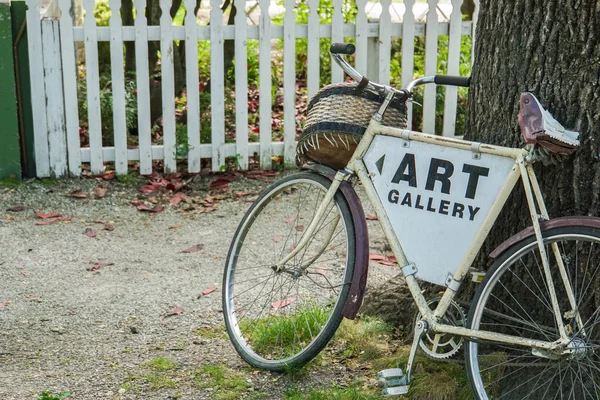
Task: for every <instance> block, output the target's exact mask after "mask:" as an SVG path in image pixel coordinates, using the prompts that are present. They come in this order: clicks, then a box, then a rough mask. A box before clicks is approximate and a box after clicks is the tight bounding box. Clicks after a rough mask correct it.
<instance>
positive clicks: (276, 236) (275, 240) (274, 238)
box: [273, 235, 281, 243]
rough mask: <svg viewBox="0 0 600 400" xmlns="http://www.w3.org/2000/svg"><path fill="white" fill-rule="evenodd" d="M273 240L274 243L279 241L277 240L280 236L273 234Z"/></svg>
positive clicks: (279, 239)
mask: <svg viewBox="0 0 600 400" xmlns="http://www.w3.org/2000/svg"><path fill="white" fill-rule="evenodd" d="M273 241H274V242H275V243H279V242H281V236H279V235H275V236H274V237H273Z"/></svg>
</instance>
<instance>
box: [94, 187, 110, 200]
mask: <svg viewBox="0 0 600 400" xmlns="http://www.w3.org/2000/svg"><path fill="white" fill-rule="evenodd" d="M106 192H108V188H107V187H104V186H98V187H96V189H95V190H94V194H95V195H96V198H97V199H101V198H103V197H104V196H106Z"/></svg>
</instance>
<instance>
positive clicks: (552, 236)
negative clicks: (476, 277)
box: [465, 226, 600, 400]
mask: <svg viewBox="0 0 600 400" xmlns="http://www.w3.org/2000/svg"><path fill="white" fill-rule="evenodd" d="M543 241H544V245H545V248H546V252H547V254H548V258H549V260H550V268H551V271H552V278H553V281H554V287H555V288H556V292H557V293H556V294H557V297H558V302H559V305H560V309H561V312H562V314H563V315H562V317H561V318H562V323H563V324H564V325H565V327H566V329H567V332H568V333H569V337H570V339H571V344H570V345H569V346H571V348H572V350H573V352H572V354H571V355H565V354H562V355H559V354H558V353H552V352H545V353H541V352H539V351H536V353H534V352H533V349H530V348H526V347H522V346H517V345H509V344H503V343H498V342H489V341H477V340H475V339H471V340H470V341H469V342H468V344H467V346H466V348H465V361H466V364H467V372H468V375H469V381H470V383H471V389H472V390H473V394H474V396H475V398H476V399H480V400H488V399H531V400H534V399H552V398H557V399H558V398H560V399H563V398H564V399H577V400H583V399H598V398H599V396H600V357H599V356H598V353H600V327H598V328H596V325H597V324H598V323H599V322H600V321H599V319H598V312H599V311H600V297H599V295H600V293H599V290H600V286H598V282H599V280H598V279H599V278H600V265H599V263H600V254H599V253H600V230H598V229H595V228H590V227H582V226H567V227H560V228H554V229H549V230H548V231H545V232H543ZM552 243H556V244H557V245H558V248H559V250H560V254H561V258H562V260H563V262H564V265H565V269H566V270H567V275H568V277H569V280H570V282H571V286H572V288H573V291H574V294H575V299H576V305H577V307H576V308H577V309H578V310H579V311H580V313H581V317H582V319H581V322H582V324H579V323H578V321H577V320H576V318H574V315H572V314H571V315H569V313H568V311H569V310H571V306H570V303H569V301H568V298H567V295H566V291H565V289H564V285H563V284H562V280H561V278H560V274H559V272H558V268H557V267H556V265H557V263H556V260H557V259H556V257H555V256H554V253H553V252H552V247H551V244H552ZM588 295H590V296H588ZM549 298H550V297H549V294H548V287H547V284H546V280H545V278H544V275H543V269H542V267H541V259H540V256H539V248H538V245H537V242H536V240H535V236H532V237H529V238H527V239H524V240H522V241H521V242H519V243H516V244H515V245H513V246H512V247H511V248H509V249H508V250H506V251H505V252H504V253H503V254H502V255H501V256H500V257H498V259H497V260H496V261H495V263H494V264H493V265H492V267H491V268H490V270H489V271H488V273H487V274H486V277H485V278H484V280H483V282H482V283H481V285H480V287H479V288H478V290H477V293H476V295H475V297H474V298H473V302H472V305H471V307H470V310H469V314H468V318H467V326H468V327H470V328H472V329H481V330H486V331H493V332H498V333H505V334H512V335H517V336H521V337H527V338H531V339H540V340H547V341H554V340H558V339H559V338H560V335H559V333H558V327H557V323H556V319H555V317H554V311H553V310H552V306H551V303H550V300H549ZM591 300H593V301H591ZM581 325H583V328H584V329H581V328H582V326H581ZM594 328H596V329H594Z"/></svg>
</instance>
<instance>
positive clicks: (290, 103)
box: [283, 0, 296, 164]
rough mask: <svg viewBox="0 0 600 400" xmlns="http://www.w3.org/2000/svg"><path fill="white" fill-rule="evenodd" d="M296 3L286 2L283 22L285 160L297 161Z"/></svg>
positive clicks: (291, 0)
mask: <svg viewBox="0 0 600 400" xmlns="http://www.w3.org/2000/svg"><path fill="white" fill-rule="evenodd" d="M294 1H295V0H285V3H284V4H285V17H284V20H283V142H284V146H283V160H284V162H285V163H286V164H293V163H294V160H295V159H296V24H295V21H296V14H295V13H294Z"/></svg>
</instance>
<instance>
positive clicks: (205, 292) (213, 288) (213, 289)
mask: <svg viewBox="0 0 600 400" xmlns="http://www.w3.org/2000/svg"><path fill="white" fill-rule="evenodd" d="M215 290H217V288H216V287H214V286H213V287H209V288H208V289H206V290H204V291H203V292H202V296H206V295H209V294H211V293H212V292H214V291H215Z"/></svg>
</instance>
